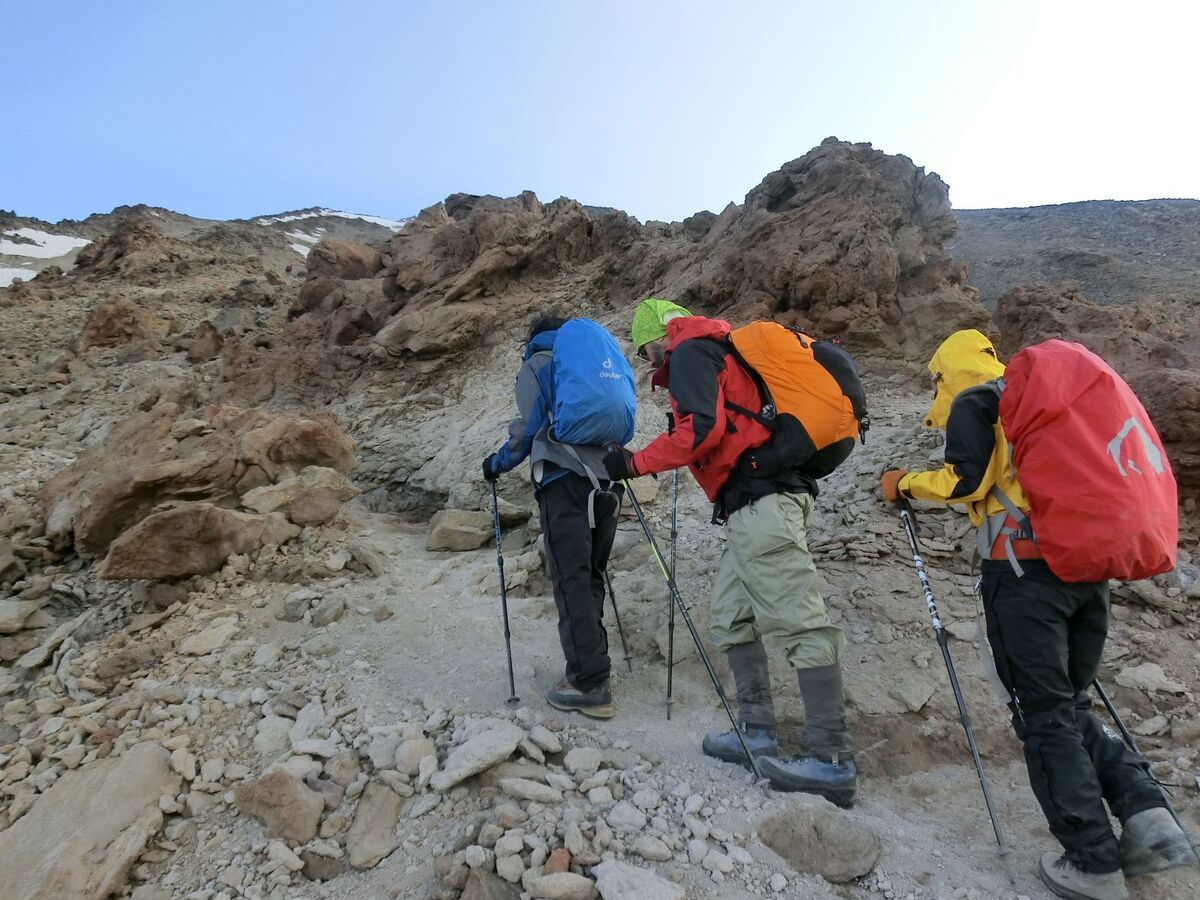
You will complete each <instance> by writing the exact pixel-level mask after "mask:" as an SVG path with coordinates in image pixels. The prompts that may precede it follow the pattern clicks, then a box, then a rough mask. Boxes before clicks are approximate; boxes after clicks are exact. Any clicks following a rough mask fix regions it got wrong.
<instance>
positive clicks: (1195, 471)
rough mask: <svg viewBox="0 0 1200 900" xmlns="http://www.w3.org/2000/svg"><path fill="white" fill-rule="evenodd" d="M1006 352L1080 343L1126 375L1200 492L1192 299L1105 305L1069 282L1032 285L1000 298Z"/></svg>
mask: <svg viewBox="0 0 1200 900" xmlns="http://www.w3.org/2000/svg"><path fill="white" fill-rule="evenodd" d="M995 321H996V326H997V327H998V328H999V330H1000V343H999V347H1000V351H1001V354H1002V355H1003V356H1004V357H1005V358H1007V357H1009V356H1011V355H1012V354H1013V353H1016V352H1017V351H1018V350H1020V349H1021V348H1022V347H1027V346H1029V345H1030V344H1035V343H1037V342H1039V341H1045V340H1049V339H1051V338H1061V339H1063V340H1071V341H1078V342H1079V343H1081V344H1083V345H1084V346H1085V347H1087V348H1088V349H1089V350H1092V351H1093V352H1095V353H1097V354H1099V355H1100V356H1102V357H1103V358H1104V359H1105V360H1106V361H1107V362H1108V363H1109V365H1111V366H1112V367H1113V368H1114V369H1116V370H1117V372H1119V373H1120V374H1121V376H1122V377H1123V378H1125V380H1126V381H1128V382H1129V384H1130V386H1131V387H1132V388H1133V389H1134V390H1135V391H1136V392H1137V394H1138V397H1139V398H1140V399H1141V401H1142V403H1143V404H1144V405H1145V407H1146V411H1147V412H1148V413H1149V414H1150V418H1151V419H1152V420H1153V421H1154V425H1155V427H1156V428H1157V429H1158V432H1159V435H1160V436H1161V437H1162V439H1163V444H1164V445H1165V447H1166V450H1167V454H1168V456H1169V457H1170V459H1171V466H1172V469H1173V470H1174V472H1175V477H1176V479H1177V480H1178V481H1179V486H1180V489H1181V492H1183V493H1185V494H1188V495H1191V496H1195V495H1197V494H1200V372H1198V369H1200V339H1198V338H1197V334H1200V312H1198V311H1197V310H1196V309H1195V307H1194V304H1192V303H1189V302H1188V301H1187V299H1186V298H1157V299H1148V300H1143V301H1142V302H1140V303H1137V304H1134V305H1132V306H1127V307H1114V306H1100V305H1098V304H1096V303H1093V302H1091V301H1090V300H1089V299H1088V298H1087V297H1085V296H1084V295H1083V294H1082V293H1081V292H1080V290H1079V288H1078V287H1076V286H1075V285H1071V284H1060V285H1028V286H1023V287H1019V288H1016V289H1014V290H1011V291H1009V292H1008V293H1007V294H1005V295H1004V296H1003V297H1001V298H1000V302H999V303H998V304H997V306H996V313H995Z"/></svg>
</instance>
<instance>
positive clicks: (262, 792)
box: [233, 772, 325, 844]
mask: <svg viewBox="0 0 1200 900" xmlns="http://www.w3.org/2000/svg"><path fill="white" fill-rule="evenodd" d="M233 791H234V793H233V796H234V799H233V802H234V805H235V806H236V807H237V808H238V809H239V810H240V811H241V812H243V813H246V814H247V815H251V816H254V817H255V818H256V819H259V820H260V821H261V822H262V823H263V824H264V825H266V827H267V837H278V838H283V839H284V840H286V841H289V842H290V843H293V844H306V843H308V842H309V841H311V840H312V839H313V838H314V837H316V834H317V823H318V822H319V821H320V819H321V811H322V810H323V809H324V808H325V802H324V801H323V800H322V799H321V795H320V794H318V793H316V792H315V791H312V790H309V789H308V788H307V787H305V785H304V783H303V782H301V781H300V780H298V779H297V778H295V777H293V776H292V775H289V774H287V773H286V772H272V773H271V774H269V775H264V776H263V777H262V778H260V779H258V781H251V782H247V783H243V784H239V785H237V786H236V787H235V788H234V789H233Z"/></svg>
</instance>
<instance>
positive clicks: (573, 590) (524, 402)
mask: <svg viewBox="0 0 1200 900" xmlns="http://www.w3.org/2000/svg"><path fill="white" fill-rule="evenodd" d="M567 331H569V332H570V334H571V335H572V341H574V342H576V343H581V344H583V346H584V348H585V349H584V352H585V354H586V351H587V350H588V349H589V348H590V349H593V350H594V349H596V348H600V349H601V350H603V352H604V354H605V356H604V359H602V360H600V361H598V362H597V363H596V364H595V366H593V367H592V368H591V369H587V371H588V372H589V373H591V371H592V369H594V370H595V372H597V373H600V372H604V373H605V375H604V377H603V378H602V380H600V381H598V382H597V384H598V385H599V390H601V391H609V393H610V395H611V392H612V391H613V390H615V391H617V392H618V402H617V405H618V407H619V408H618V409H616V410H615V411H614V410H611V409H604V408H592V407H591V406H590V405H589V404H590V401H589V400H588V398H587V397H581V396H580V395H579V392H578V387H579V385H578V383H574V384H571V385H568V386H567V388H563V387H562V382H561V378H562V377H563V376H564V375H565V374H567V373H568V372H569V371H571V369H572V365H573V360H571V359H568V360H562V359H561V358H560V353H559V350H561V349H562V345H563V344H564V343H565V341H564V338H563V334H564V333H566V332H567ZM605 338H607V341H605V340H604V339H605ZM556 342H558V343H559V345H560V346H559V349H556ZM576 343H573V344H572V346H575V345H576ZM605 363H608V364H609V365H608V366H607V367H604V364H605ZM622 367H623V372H622ZM613 372H616V373H617V374H618V375H620V376H621V377H620V378H614V377H612V373H613ZM567 390H570V391H573V393H571V395H570V396H568V397H565V398H563V397H559V396H557V394H558V393H559V392H562V391H567ZM610 395H604V394H602V395H601V397H602V399H606V400H607V402H608V403H609V404H610V405H611V404H612V402H613V401H612V399H611V396H610ZM633 398H634V387H633V374H632V371H631V370H630V369H629V365H628V363H626V362H625V359H624V357H622V355H621V352H620V348H619V346H618V345H617V343H616V341H615V340H614V339H613V338H612V336H611V335H609V334H608V333H607V332H605V331H604V330H603V329H602V328H601V327H600V326H599V325H597V324H596V323H594V322H590V321H588V320H583V319H576V320H572V321H571V322H569V323H568V322H567V321H566V320H564V319H563V318H561V317H558V316H554V315H543V316H541V317H539V318H538V319H537V320H536V321H534V322H533V324H532V326H531V327H530V329H529V339H528V341H527V343H526V345H525V352H524V358H523V362H522V365H521V369H520V371H519V373H518V374H517V384H516V400H517V409H518V411H519V415H518V416H517V418H515V419H514V420H513V421H512V424H511V425H510V426H509V430H508V431H509V438H508V440H507V441H506V442H505V444H504V446H502V447H501V448H500V449H499V450H497V451H496V452H495V453H493V454H491V455H490V456H488V457H487V458H486V459H485V460H484V461H483V476H484V478H486V479H487V480H489V481H492V480H495V479H496V478H497V477H498V476H499V475H500V474H502V473H504V472H508V471H510V470H512V469H514V468H516V467H517V466H518V465H520V464H521V463H522V462H523V461H524V460H525V459H526V458H527V457H528V458H529V461H530V470H531V477H532V480H533V486H534V494H535V496H536V497H537V502H538V512H539V516H540V521H541V528H542V534H543V536H544V539H545V552H546V563H547V567H548V568H549V572H550V580H551V581H552V582H553V585H554V602H555V605H556V606H557V607H558V636H559V641H560V643H561V644H562V650H563V656H564V657H565V659H566V671H565V678H564V680H563V681H562V682H560V683H559V684H557V685H556V686H555V687H553V688H551V689H550V690H549V691H547V693H546V695H545V696H546V700H547V701H548V702H549V703H550V705H551V706H553V707H555V708H556V709H561V710H566V711H576V712H580V713H583V714H584V715H586V716H590V717H592V718H598V719H607V718H611V717H612V716H613V713H614V707H613V699H612V689H611V687H610V686H609V673H610V669H611V663H610V660H609V656H608V633H607V632H606V631H605V628H604V621H603V618H604V574H605V570H606V568H607V566H608V557H609V553H611V551H612V545H613V539H614V538H615V537H616V533H617V516H618V514H619V511H620V505H621V496H622V493H623V491H624V488H623V487H622V486H621V485H619V484H612V483H611V482H610V481H609V480H608V478H607V477H606V476H605V472H604V464H603V459H604V453H605V450H604V446H603V444H604V443H606V442H607V440H606V436H605V435H606V432H610V433H611V434H617V435H628V436H632V434H633V417H634V406H633V404H634V399H633ZM564 399H565V401H566V405H565V409H566V412H568V413H571V414H574V413H576V412H579V411H583V412H587V411H589V409H590V413H591V415H590V419H589V420H587V421H583V422H580V423H570V422H566V421H565V420H564V419H563V418H562V415H563V409H564V407H563V406H559V407H558V408H559V411H560V414H559V418H558V419H557V421H555V411H556V403H557V401H560V400H564ZM612 416H615V417H616V418H617V419H619V422H618V424H617V425H616V426H615V428H616V430H615V431H613V430H612V425H611V423H610V421H609V419H610V418H611V417H612ZM597 425H598V427H599V430H598V431H597V432H596V434H595V438H594V439H595V440H597V441H598V443H597V444H588V443H567V442H563V441H560V440H558V437H559V436H560V435H565V436H567V437H570V436H571V435H569V434H568V433H567V429H571V430H573V431H575V432H577V433H580V434H583V435H584V436H585V437H586V432H587V431H588V430H589V428H591V429H592V430H595V426H597ZM617 439H619V438H617ZM626 439H628V437H626Z"/></svg>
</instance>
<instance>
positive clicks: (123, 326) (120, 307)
mask: <svg viewBox="0 0 1200 900" xmlns="http://www.w3.org/2000/svg"><path fill="white" fill-rule="evenodd" d="M166 330H167V329H166V327H165V325H164V324H163V323H161V322H158V321H157V320H155V319H153V318H152V317H151V316H149V315H148V314H147V313H146V312H145V311H143V310H142V308H141V307H139V306H136V305H134V304H133V303H130V302H129V301H128V300H125V299H123V298H116V299H112V300H106V301H105V302H103V303H101V304H100V305H99V306H97V307H96V308H95V309H93V310H92V311H91V313H90V314H89V315H88V317H87V321H86V322H84V325H83V331H82V332H81V333H80V335H79V352H80V353H82V352H84V351H86V350H90V349H92V348H93V347H119V346H121V345H122V344H128V343H130V342H131V341H138V340H146V339H148V338H150V337H152V336H162V335H164V334H166Z"/></svg>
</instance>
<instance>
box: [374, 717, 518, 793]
mask: <svg viewBox="0 0 1200 900" xmlns="http://www.w3.org/2000/svg"><path fill="white" fill-rule="evenodd" d="M489 721H490V723H491V724H490V727H487V728H485V729H484V730H482V731H480V732H479V733H478V734H476V735H474V736H472V737H470V738H468V739H467V740H466V741H465V742H464V743H462V744H460V745H459V746H458V747H455V748H454V750H453V751H452V752H451V753H450V755H449V756H447V757H446V763H445V765H444V766H443V767H442V771H440V772H437V773H436V774H434V776H433V777H432V778H431V779H430V780H429V786H430V787H431V788H433V789H434V790H435V791H448V790H449V789H450V788H452V787H454V785H456V784H458V783H459V782H460V781H463V780H464V779H467V778H470V777H471V776H472V775H477V774H478V773H480V772H482V771H484V770H485V769H490V768H491V767H492V766H494V765H496V764H497V763H501V762H504V760H506V759H508V758H509V757H510V756H512V754H513V751H515V750H516V749H517V744H519V743H520V742H521V741H522V740H524V738H525V731H524V730H523V729H521V728H519V727H517V726H516V725H513V724H512V723H511V722H504V721H500V720H498V719H497V720H489ZM393 753H394V751H393Z"/></svg>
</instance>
